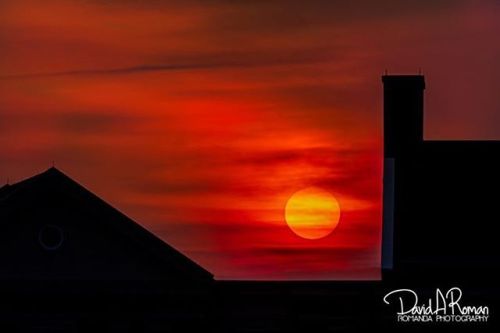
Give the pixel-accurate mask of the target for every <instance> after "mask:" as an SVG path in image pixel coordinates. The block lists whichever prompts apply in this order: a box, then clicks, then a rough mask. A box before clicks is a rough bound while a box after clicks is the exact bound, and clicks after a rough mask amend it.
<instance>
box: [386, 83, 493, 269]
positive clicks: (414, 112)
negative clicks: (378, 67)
mask: <svg viewBox="0 0 500 333" xmlns="http://www.w3.org/2000/svg"><path fill="white" fill-rule="evenodd" d="M382 81H383V85H384V207H383V212H384V213H383V215H384V217H383V219H384V226H383V242H382V268H383V269H384V271H385V273H389V274H390V273H391V272H392V273H396V274H399V275H407V276H411V277H413V278H425V277H426V276H427V277H429V278H435V277H436V275H438V276H443V277H447V278H449V277H451V276H456V277H460V278H475V277H476V276H477V275H478V274H484V273H488V274H493V273H494V272H495V271H496V269H498V268H499V267H500V259H499V258H500V257H499V246H498V240H497V238H498V236H497V233H496V230H497V225H498V224H499V223H500V210H499V209H498V207H499V203H500V142H498V141H433V140H425V139H424V135H423V133H424V107H423V106H424V89H425V81H424V77H423V76H420V75H394V76H393V75H386V76H383V77H382ZM471 112H474V110H471ZM387 275H388V274H386V276H387Z"/></svg>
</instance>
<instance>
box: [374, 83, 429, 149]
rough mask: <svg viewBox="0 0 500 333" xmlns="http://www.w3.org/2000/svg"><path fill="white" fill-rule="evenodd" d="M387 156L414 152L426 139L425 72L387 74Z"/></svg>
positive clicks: (385, 145)
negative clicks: (423, 73)
mask: <svg viewBox="0 0 500 333" xmlns="http://www.w3.org/2000/svg"><path fill="white" fill-rule="evenodd" d="M382 82H383V83H384V157H396V156H400V154H405V153H408V152H410V150H411V149H412V148H415V147H416V145H418V144H419V143H420V142H422V141H423V139H424V131H423V128H424V89H425V81H424V77H423V76H422V75H384V76H382Z"/></svg>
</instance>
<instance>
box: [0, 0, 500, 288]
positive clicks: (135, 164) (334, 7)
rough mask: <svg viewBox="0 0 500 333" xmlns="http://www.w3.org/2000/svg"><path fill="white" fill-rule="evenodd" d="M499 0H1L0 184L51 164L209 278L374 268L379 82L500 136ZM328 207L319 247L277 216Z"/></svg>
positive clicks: (442, 132) (439, 135)
mask: <svg viewBox="0 0 500 333" xmlns="http://www.w3.org/2000/svg"><path fill="white" fill-rule="evenodd" d="M499 18H500V2H498V1H490V0H484V1H460V0H434V1H422V0H419V1H417V0H409V1H398V0H380V1H368V0H354V1H337V0H329V1H327V0H323V1H319V0H318V1H314V0H312V1H296V0H289V1H281V0H269V1H259V0H255V1H234V0H208V1H194V0H182V1H181V0H174V1H159V0H156V1H154V0H151V1H147V0H145V1H139V0H126V1H117V0H116V1H113V0H110V1H97V0H95V1H92V0H86V1H84V0H59V1H53V0H47V1H34V0H33V1H30V0H15V1H14V0H11V1H10V0H2V1H0V48H1V50H2V52H1V54H0V147H1V149H2V153H1V155H0V177H1V178H0V184H3V183H5V182H6V181H7V179H8V181H9V182H11V183H13V182H16V181H19V180H22V179H24V178H27V177H29V176H32V175H34V174H36V173H39V172H42V171H44V170H46V169H47V168H49V167H50V166H52V164H55V166H56V167H58V168H59V169H60V170H62V171H63V172H65V173H66V174H68V175H69V176H70V177H72V178H74V179H76V180H77V181H78V182H80V183H81V184H83V185H84V186H86V187H87V188H89V189H90V190H92V191H93V192H94V193H96V194H97V195H98V196H100V197H101V198H103V199H104V200H106V201H107V202H109V203H111V204H112V205H113V206H115V207H116V208H118V209H119V210H120V211H122V212H124V213H125V214H126V215H128V216H130V217H131V218H133V219H134V220H135V221H137V222H138V223H140V224H141V225H143V226H144V227H146V228H147V229H148V230H150V231H151V232H153V233H154V234H155V235H157V236H158V237H160V238H161V239H163V240H164V241H166V242H167V243H169V244H171V245H172V246H174V247H175V248H177V249H178V250H180V251H181V252H183V253H185V254H186V255H188V256H189V257H190V258H192V259H193V260H194V261H196V262H197V263H199V264H201V265H202V266H203V267H205V268H206V269H208V270H209V271H211V272H212V273H213V274H214V275H215V277H216V278H218V279H260V280H268V279H280V280H281V279H284V280H301V279H318V280H325V279H334V280H335V279H361V280H365V279H378V278H380V239H381V193H382V187H381V184H382V171H381V170H382V158H381V156H382V140H383V138H382V84H381V80H380V76H381V75H382V74H383V73H384V72H385V71H387V73H389V74H401V73H407V74H416V73H422V74H424V75H425V77H426V83H427V89H426V93H425V137H426V138H427V139H434V140H441V139H485V140H494V139H500V125H499V124H500V98H498V91H499V90H500V62H499V61H498V59H500V43H498V36H499V34H500V19H499ZM310 186H315V187H319V188H321V189H324V190H326V191H328V192H330V193H331V194H333V195H334V196H335V198H336V199H337V200H338V202H339V205H340V207H341V218H340V222H339V224H338V226H337V228H336V229H335V230H334V232H332V233H331V234H330V235H328V236H327V237H325V238H322V239H319V240H310V239H303V238H301V237H299V236H297V235H296V234H295V233H293V232H292V231H291V230H290V228H288V226H287V224H286V222H285V220H284V207H285V205H286V202H287V200H288V198H290V196H291V195H293V193H295V192H296V191H299V190H301V189H304V188H307V187H310Z"/></svg>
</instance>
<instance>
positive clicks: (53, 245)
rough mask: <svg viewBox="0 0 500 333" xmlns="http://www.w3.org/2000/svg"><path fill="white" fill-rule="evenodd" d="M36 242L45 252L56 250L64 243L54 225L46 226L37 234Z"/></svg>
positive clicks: (59, 231)
mask: <svg viewBox="0 0 500 333" xmlns="http://www.w3.org/2000/svg"><path fill="white" fill-rule="evenodd" d="M38 242H39V243H40V245H41V246H42V247H43V248H44V249H45V250H50V251H53V250H57V249H58V248H60V247H61V245H62V243H63V242H64V234H63V231H62V229H61V228H59V227H58V226H56V225H52V224H47V225H45V226H43V227H42V228H41V229H40V232H39V233H38Z"/></svg>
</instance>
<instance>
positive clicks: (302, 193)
mask: <svg viewBox="0 0 500 333" xmlns="http://www.w3.org/2000/svg"><path fill="white" fill-rule="evenodd" d="M285 220H286V223H287V224H288V226H289V227H290V229H292V231H293V232H294V233H296V234H297V235H298V236H300V237H302V238H306V239H319V238H323V237H326V236H328V235H329V234H330V233H331V232H332V231H333V230H334V229H335V228H336V227H337V225H338V224H339V220H340V206H339V202H338V201H337V199H336V198H335V197H334V196H333V195H332V194H331V193H330V192H328V191H325V190H323V189H321V188H318V187H308V188H305V189H302V190H299V191H297V192H295V193H294V194H293V195H292V196H291V197H290V199H288V202H287V203H286V207H285Z"/></svg>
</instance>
